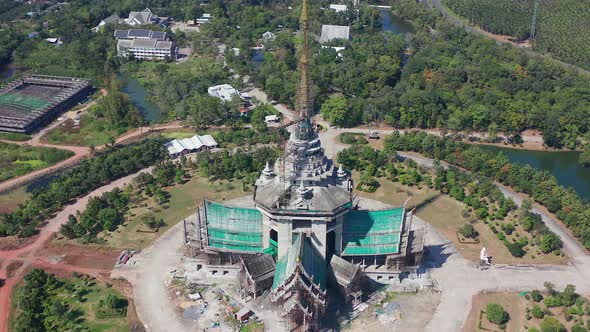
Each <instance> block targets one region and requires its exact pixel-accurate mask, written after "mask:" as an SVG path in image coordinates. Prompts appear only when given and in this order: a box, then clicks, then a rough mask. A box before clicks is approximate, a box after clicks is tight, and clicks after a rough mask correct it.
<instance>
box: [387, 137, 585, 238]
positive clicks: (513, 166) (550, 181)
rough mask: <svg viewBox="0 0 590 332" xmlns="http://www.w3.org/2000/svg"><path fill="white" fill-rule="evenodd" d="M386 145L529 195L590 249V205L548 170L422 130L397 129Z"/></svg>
mask: <svg viewBox="0 0 590 332" xmlns="http://www.w3.org/2000/svg"><path fill="white" fill-rule="evenodd" d="M384 146H385V151H386V152H387V153H395V151H415V152H419V153H421V154H423V155H425V156H427V157H430V158H434V159H438V160H444V161H446V162H448V163H449V164H451V165H455V166H458V167H462V168H465V169H467V170H470V171H472V172H474V173H476V174H478V175H480V176H482V177H484V178H488V179H491V180H494V181H498V182H500V183H502V184H504V185H507V186H510V187H511V188H513V189H514V190H516V191H517V192H521V193H524V194H527V195H529V196H530V197H531V198H532V199H533V200H535V201H536V202H538V203H539V204H541V205H543V206H545V207H546V208H547V209H548V210H549V211H550V212H552V213H555V215H556V216H557V217H558V218H559V219H560V220H561V221H563V223H564V224H565V225H566V227H568V228H569V229H570V230H571V231H572V234H573V235H574V236H575V237H576V238H578V240H579V241H580V242H581V243H582V244H583V245H584V246H585V247H586V248H588V249H590V204H589V203H588V202H587V201H586V200H585V199H583V198H582V197H580V196H579V195H578V194H577V193H576V192H575V190H574V189H572V188H565V187H563V186H560V185H559V184H558V183H557V179H556V178H555V177H554V176H552V175H551V174H550V173H549V172H547V171H540V170H537V169H535V168H533V167H532V166H530V165H528V164H527V165H525V164H519V163H511V162H510V161H509V160H508V158H507V157H506V156H505V155H504V154H503V153H502V152H499V153H497V154H494V153H491V152H488V151H486V150H483V149H482V148H481V147H478V146H473V145H468V144H465V143H462V142H457V141H454V140H452V139H449V138H445V137H438V136H435V135H429V134H426V133H423V132H409V133H406V134H404V135H402V134H400V133H399V132H394V133H393V134H392V135H391V136H389V137H387V138H386V139H385V143H384Z"/></svg>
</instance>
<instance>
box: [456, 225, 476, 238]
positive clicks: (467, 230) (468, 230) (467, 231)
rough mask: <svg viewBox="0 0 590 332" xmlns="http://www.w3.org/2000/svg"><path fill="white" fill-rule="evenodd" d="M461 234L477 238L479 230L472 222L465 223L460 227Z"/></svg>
mask: <svg viewBox="0 0 590 332" xmlns="http://www.w3.org/2000/svg"><path fill="white" fill-rule="evenodd" d="M459 234H461V235H463V236H464V237H466V238H471V239H475V238H477V231H476V230H475V228H474V227H473V225H472V224H465V225H463V226H461V228H459Z"/></svg>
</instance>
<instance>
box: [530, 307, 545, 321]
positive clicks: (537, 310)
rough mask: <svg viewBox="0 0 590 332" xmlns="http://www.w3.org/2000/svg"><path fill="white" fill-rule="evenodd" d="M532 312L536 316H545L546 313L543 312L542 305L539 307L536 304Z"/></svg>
mask: <svg viewBox="0 0 590 332" xmlns="http://www.w3.org/2000/svg"><path fill="white" fill-rule="evenodd" d="M531 314H532V315H533V316H534V317H535V318H543V317H544V316H545V313H544V312H543V309H541V307H539V306H538V305H536V304H535V305H534V306H533V309H532V310H531Z"/></svg>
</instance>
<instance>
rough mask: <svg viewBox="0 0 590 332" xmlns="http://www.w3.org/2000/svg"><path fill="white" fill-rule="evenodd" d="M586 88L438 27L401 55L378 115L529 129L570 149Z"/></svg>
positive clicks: (586, 103)
mask: <svg viewBox="0 0 590 332" xmlns="http://www.w3.org/2000/svg"><path fill="white" fill-rule="evenodd" d="M419 37H420V36H416V37H415V38H419ZM589 95H590V88H589V87H588V83H587V80H586V79H584V78H583V77H581V76H579V75H577V74H575V73H573V72H566V71H564V70H563V69H562V68H561V67H558V66H557V65H554V64H551V63H550V62H547V61H546V60H542V59H538V58H529V57H527V56H525V55H523V54H522V53H521V52H520V51H519V50H515V49H512V48H510V47H507V46H505V47H500V46H498V45H496V44H495V43H494V42H493V41H489V40H485V39H483V38H481V37H477V36H475V35H470V34H467V33H466V32H464V31H462V30H461V29H459V28H453V29H443V30H441V31H440V33H439V34H437V35H436V37H434V38H433V40H432V41H427V42H426V45H425V46H423V47H422V49H421V50H419V51H418V52H417V53H416V54H415V55H414V56H413V57H410V59H409V60H408V63H407V65H406V67H405V68H404V71H403V73H402V76H401V81H400V83H398V84H397V85H396V87H395V89H394V94H393V95H391V96H390V98H391V99H392V105H391V107H390V108H389V109H388V111H387V113H386V114H385V119H386V121H387V122H389V123H390V124H392V125H394V126H396V127H421V128H434V127H446V128H448V129H451V130H467V131H471V130H479V131H489V132H491V133H492V134H493V133H497V132H498V131H503V132H506V133H509V134H515V133H520V132H521V131H523V130H525V129H529V128H534V129H539V130H541V131H542V132H543V138H544V141H545V143H546V144H547V145H549V146H554V147H561V146H564V145H566V146H568V147H570V148H572V147H575V146H576V144H577V141H576V140H577V137H578V136H579V135H580V134H582V133H585V132H587V131H588V129H589V128H590V123H589V121H590V120H589V119H588V117H587V116H586V115H585V113H586V112H585V110H587V109H588V107H590V99H589V98H588V96H589Z"/></svg>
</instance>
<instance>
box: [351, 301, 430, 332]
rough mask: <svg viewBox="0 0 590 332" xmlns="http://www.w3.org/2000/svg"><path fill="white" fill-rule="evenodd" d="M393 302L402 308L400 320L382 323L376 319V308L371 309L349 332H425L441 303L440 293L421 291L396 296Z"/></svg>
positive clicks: (353, 322)
mask: <svg viewBox="0 0 590 332" xmlns="http://www.w3.org/2000/svg"><path fill="white" fill-rule="evenodd" d="M392 301H393V302H397V303H399V305H400V307H401V314H400V317H401V319H400V320H397V321H395V322H382V321H380V320H379V319H377V318H376V314H375V313H374V310H375V307H369V308H367V309H366V310H365V311H364V312H363V313H362V314H361V315H360V316H359V317H358V318H356V319H355V320H353V321H352V323H351V325H350V330H349V331H353V332H368V331H370V332H391V331H404V332H406V331H407V332H418V331H424V329H425V328H426V324H428V322H429V321H430V320H431V319H432V316H433V315H434V311H435V310H436V307H437V306H438V304H439V303H440V293H438V292H435V291H421V292H419V293H417V294H414V293H408V294H401V295H398V296H396V297H395V298H394V299H393V300H392Z"/></svg>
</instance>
